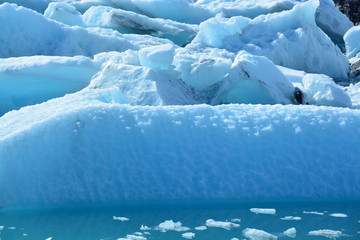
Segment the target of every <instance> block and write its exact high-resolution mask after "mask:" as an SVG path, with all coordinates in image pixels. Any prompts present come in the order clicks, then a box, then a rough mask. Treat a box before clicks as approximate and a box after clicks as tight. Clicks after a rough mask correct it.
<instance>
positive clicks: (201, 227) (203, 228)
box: [195, 226, 207, 231]
mask: <svg viewBox="0 0 360 240" xmlns="http://www.w3.org/2000/svg"><path fill="white" fill-rule="evenodd" d="M206 229H207V227H206V226H198V227H195V230H198V231H204V230H206Z"/></svg>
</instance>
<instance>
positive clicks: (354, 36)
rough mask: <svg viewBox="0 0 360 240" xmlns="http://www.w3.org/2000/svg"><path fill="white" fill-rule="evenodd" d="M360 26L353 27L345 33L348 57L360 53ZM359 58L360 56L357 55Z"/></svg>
mask: <svg viewBox="0 0 360 240" xmlns="http://www.w3.org/2000/svg"><path fill="white" fill-rule="evenodd" d="M359 38H360V26H355V27H352V28H351V29H350V30H349V31H347V32H346V33H345V35H344V41H345V47H346V56H347V57H348V58H353V57H356V56H357V55H358V54H359V53H360V43H359ZM357 57H358V58H359V57H360V55H359V56H357Z"/></svg>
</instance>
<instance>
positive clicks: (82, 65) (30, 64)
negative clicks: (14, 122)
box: [0, 56, 100, 116]
mask: <svg viewBox="0 0 360 240" xmlns="http://www.w3.org/2000/svg"><path fill="white" fill-rule="evenodd" d="M99 70H100V64H99V63H96V62H94V61H93V60H92V59H90V58H88V57H84V56H75V57H53V56H30V57H18V58H4V59H0V116H1V115H3V114H5V113H6V112H8V111H10V110H14V109H19V108H21V107H24V106H28V105H34V104H38V103H41V102H44V101H47V100H49V99H53V98H57V97H62V96H64V95H65V94H68V93H74V92H77V91H79V90H81V89H83V88H85V87H86V86H87V85H89V83H90V80H91V78H92V76H93V75H95V73H97V72H98V71H99Z"/></svg>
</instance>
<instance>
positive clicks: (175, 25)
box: [44, 2, 198, 46]
mask: <svg viewBox="0 0 360 240" xmlns="http://www.w3.org/2000/svg"><path fill="white" fill-rule="evenodd" d="M44 14H45V16H47V17H48V18H51V19H54V20H57V21H60V22H63V23H66V24H68V25H77V26H85V27H101V28H111V29H114V30H116V31H119V32H121V33H136V34H148V35H152V36H156V37H161V38H166V39H170V40H171V41H173V42H174V43H176V44H178V45H180V46H182V45H186V44H187V43H189V42H190V41H191V40H192V39H193V38H194V37H195V35H196V32H197V29H198V26H197V25H190V24H184V23H179V22H176V21H172V20H168V19H160V18H150V17H148V16H145V15H141V14H138V13H135V12H132V11H126V10H122V9H118V8H113V7H108V6H93V7H90V8H89V9H88V10H87V11H86V12H85V13H84V14H83V15H82V14H81V13H80V12H78V11H77V10H76V8H75V7H74V6H73V5H71V4H69V3H63V2H53V3H51V4H50V5H49V7H48V8H47V9H46V11H45V13H44Z"/></svg>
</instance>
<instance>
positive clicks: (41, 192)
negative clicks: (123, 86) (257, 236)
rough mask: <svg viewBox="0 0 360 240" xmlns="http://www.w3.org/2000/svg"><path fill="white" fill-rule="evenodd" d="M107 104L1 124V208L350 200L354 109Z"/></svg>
mask: <svg viewBox="0 0 360 240" xmlns="http://www.w3.org/2000/svg"><path fill="white" fill-rule="evenodd" d="M112 94H114V93H112V92H107V91H104V90H99V91H98V92H97V93H96V94H95V91H93V92H82V93H80V94H79V93H78V94H74V95H68V96H66V97H64V98H62V100H61V101H60V100H59V99H55V100H51V101H49V102H47V103H44V104H41V105H37V106H30V107H26V108H23V109H21V110H20V111H16V112H10V113H8V114H6V115H5V116H4V117H2V118H0V125H1V126H2V127H1V129H0V192H1V194H0V205H1V206H5V207H6V206H15V205H17V206H21V205H26V206H64V205H74V204H110V203H112V204H114V203H117V204H122V203H129V202H136V201H140V202H141V201H157V202H159V201H165V202H169V201H175V200H179V201H206V200H225V201H229V200H238V201H243V200H251V201H262V200H322V199H327V200H336V199H341V200H345V199H360V174H359V172H360V149H359V148H358V147H357V146H356V144H357V142H358V140H359V132H360V111H358V110H350V109H346V108H331V107H315V106H283V105H274V106H266V105H223V106H217V107H211V106H207V105H197V106H186V107H184V106H178V107H176V106H172V107H139V106H128V105H119V104H108V103H104V102H107V101H109V99H111V98H114V97H116V96H115V95H112ZM85 98H87V99H90V100H91V101H85V100H83V99H85Z"/></svg>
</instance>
